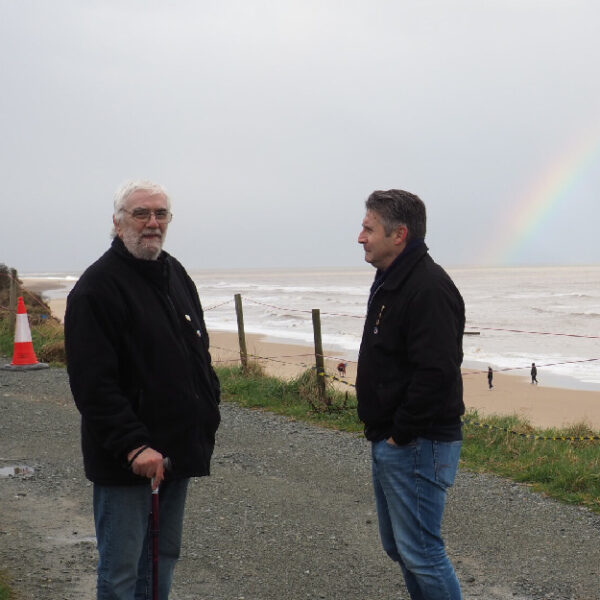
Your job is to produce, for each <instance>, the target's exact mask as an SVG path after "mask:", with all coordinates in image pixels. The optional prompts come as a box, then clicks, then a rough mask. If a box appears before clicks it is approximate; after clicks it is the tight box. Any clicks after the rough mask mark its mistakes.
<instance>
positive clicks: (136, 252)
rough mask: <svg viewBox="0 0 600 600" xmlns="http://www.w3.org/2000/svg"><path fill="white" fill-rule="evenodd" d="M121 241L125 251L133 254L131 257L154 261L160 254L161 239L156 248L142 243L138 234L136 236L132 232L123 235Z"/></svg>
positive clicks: (153, 245)
mask: <svg viewBox="0 0 600 600" xmlns="http://www.w3.org/2000/svg"><path fill="white" fill-rule="evenodd" d="M121 239H122V240H123V244H125V248H127V250H129V252H130V253H131V254H133V256H135V257H136V258H139V259H141V260H156V259H157V258H158V257H159V256H160V253H161V252H162V245H163V241H164V237H163V239H162V240H161V241H160V244H159V245H158V247H157V246H156V245H155V244H152V245H150V244H146V243H144V242H143V240H142V238H141V237H140V234H137V233H135V232H134V231H127V232H125V233H123V237H122V238H121Z"/></svg>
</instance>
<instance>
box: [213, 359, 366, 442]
mask: <svg viewBox="0 0 600 600" xmlns="http://www.w3.org/2000/svg"><path fill="white" fill-rule="evenodd" d="M217 373H218V375H219V378H220V380H221V390H222V394H223V399H224V400H226V401H229V402H235V403H236V404H239V405H240V406H244V407H246V408H260V409H264V410H269V411H272V412H276V413H277V414H280V415H285V416H287V417H290V418H292V419H297V420H299V421H307V422H309V423H313V424H315V425H319V426H321V427H329V428H331V429H339V430H342V431H355V432H359V431H362V425H361V423H360V421H359V420H358V418H357V416H356V396H355V395H354V394H347V393H344V392H340V391H338V390H336V389H334V387H333V385H332V384H331V382H330V381H329V380H326V382H327V383H326V398H325V399H324V401H323V402H319V401H318V390H317V383H316V377H315V373H314V372H313V371H312V370H310V369H309V370H307V371H305V372H304V373H302V374H301V375H300V376H299V377H297V378H295V379H292V380H291V381H284V380H283V379H279V378H277V377H267V376H265V375H264V373H263V371H262V369H261V367H260V366H259V365H258V364H256V363H250V364H249V368H248V370H247V372H246V374H244V373H243V372H242V370H241V369H240V368H239V367H227V368H219V369H217Z"/></svg>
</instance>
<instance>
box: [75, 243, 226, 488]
mask: <svg viewBox="0 0 600 600" xmlns="http://www.w3.org/2000/svg"><path fill="white" fill-rule="evenodd" d="M65 348H66V353H67V369H68V373H69V381H70V385H71V391H72V393H73V398H74V400H75V403H76V405H77V408H78V409H79V412H80V413H81V444H82V449H83V459H84V467H85V473H86V476H87V478H88V479H90V480H91V481H93V482H95V483H98V484H101V485H128V484H132V485H135V484H142V483H147V481H148V480H147V479H145V478H143V477H138V476H137V475H134V474H133V473H132V472H131V470H130V469H128V467H127V454H128V453H129V452H131V450H133V449H134V448H137V447H138V446H142V445H144V444H148V445H149V446H150V447H152V448H154V449H155V450H157V451H158V452H161V453H162V454H163V455H164V456H168V457H169V458H170V459H171V462H172V471H171V473H169V474H167V477H168V478H173V479H179V478H184V477H191V476H202V475H208V474H209V472H210V459H211V455H212V452H213V448H214V443H215V433H216V430H217V427H218V426H219V421H220V416H219V408H218V403H219V400H220V391H219V382H218V379H217V376H216V374H215V372H214V370H213V368H212V366H211V359H210V354H209V351H208V334H207V331H206V327H205V324H204V316H203V312H202V307H201V305H200V300H199V298H198V293H197V290H196V286H195V285H194V283H193V281H192V280H191V279H190V277H189V276H188V274H187V273H186V271H185V269H184V268H183V266H182V265H181V264H180V263H179V262H178V261H177V260H176V259H175V258H173V257H172V256H170V255H169V254H167V253H166V252H162V253H161V255H160V257H159V258H158V260H140V259H137V258H135V257H133V256H132V255H131V254H130V253H129V252H128V251H127V249H126V248H125V246H124V244H123V242H122V241H121V240H120V239H119V238H115V239H114V240H113V243H112V246H111V248H110V249H109V250H108V251H107V252H106V253H105V254H104V255H103V256H102V257H100V259H98V260H97V261H96V262H95V263H94V264H93V265H91V266H90V267H89V268H88V269H87V270H86V271H85V273H84V274H83V275H82V276H81V278H80V279H79V281H78V282H77V284H76V285H75V287H74V288H73V290H72V291H71V293H70V294H69V297H68V299H67V310H66V314H65Z"/></svg>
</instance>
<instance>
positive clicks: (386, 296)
mask: <svg viewBox="0 0 600 600" xmlns="http://www.w3.org/2000/svg"><path fill="white" fill-rule="evenodd" d="M362 227H363V228H362V231H361V232H360V235H359V236H358V242H359V244H362V246H363V248H364V251H365V260H366V261H367V262H368V263H370V264H372V265H373V266H374V267H375V268H376V269H377V273H376V275H375V281H374V283H373V285H372V287H371V293H370V297H369V303H368V308H367V316H366V320H365V327H364V332H363V338H362V342H361V346H360V353H359V359H358V372H357V378H356V394H357V398H358V414H359V417H360V419H361V420H362V421H363V423H364V425H365V436H366V438H367V439H368V440H369V441H370V442H371V443H372V448H371V450H372V469H373V485H374V490H375V500H376V505H377V514H378V519H379V532H380V535H381V541H382V544H383V547H384V549H385V551H386V552H387V554H388V555H389V556H390V558H392V560H395V561H397V562H398V563H399V564H400V567H401V568H402V572H403V575H404V581H405V583H406V587H407V588H408V592H409V594H410V597H411V598H412V599H413V600H442V599H444V600H458V599H459V598H461V592H460V586H459V583H458V579H457V577H456V574H455V572H454V569H453V567H452V564H451V563H450V560H449V559H448V556H447V554H446V550H445V547H444V542H443V540H442V536H441V523H442V515H443V511H444V505H445V500H446V491H447V489H448V488H449V487H450V486H451V485H452V484H453V483H454V478H455V475H456V471H457V468H458V459H459V455H460V447H461V440H462V432H461V415H462V414H463V413H464V404H463V399H462V392H463V388H462V377H461V371H460V366H461V363H462V357H463V352H462V337H463V332H464V326H465V308H464V302H463V299H462V297H461V295H460V293H459V291H458V290H457V289H456V287H455V285H454V283H453V282H452V280H451V279H450V277H449V276H448V275H447V274H446V272H445V271H444V270H443V269H442V268H441V267H440V266H439V265H437V264H436V263H435V262H434V261H433V260H432V259H431V257H430V256H429V254H428V249H427V246H426V245H425V239H424V238H425V232H426V211H425V205H424V204H423V202H422V201H421V199H420V198H419V197H418V196H415V195H414V194H410V193H408V192H405V191H402V190H389V191H385V192H384V191H376V192H373V194H371V196H369V198H368V199H367V201H366V216H365V218H364V220H363V224H362Z"/></svg>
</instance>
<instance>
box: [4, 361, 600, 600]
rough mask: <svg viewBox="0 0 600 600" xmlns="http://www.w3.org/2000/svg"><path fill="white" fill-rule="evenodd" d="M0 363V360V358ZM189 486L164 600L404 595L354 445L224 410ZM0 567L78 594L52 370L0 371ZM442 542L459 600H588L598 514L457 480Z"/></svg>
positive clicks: (82, 501)
mask: <svg viewBox="0 0 600 600" xmlns="http://www.w3.org/2000/svg"><path fill="white" fill-rule="evenodd" d="M1 364H4V362H2V363H1ZM222 413H223V423H222V426H221V429H220V430H219V434H218V439H217V448H216V451H215V455H214V460H213V475H212V476H211V477H210V478H202V479H197V480H193V481H192V484H191V485H190V491H189V497H188V505H187V513H186V526H185V537H184V543H183V553H182V557H181V560H180V562H179V565H178V567H177V571H176V574H175V584H174V590H173V594H172V598H174V600H201V599H202V600H301V599H302V600H309V599H329V600H333V599H340V600H341V599H344V600H359V599H360V600H365V599H367V600H370V599H373V600H375V599H383V598H388V599H403V598H407V596H406V592H405V590H404V587H403V584H402V582H401V576H400V573H399V570H398V568H397V567H396V566H395V565H394V563H392V562H391V561H390V560H389V559H388V558H387V557H386V556H385V554H384V553H383V551H382V550H381V548H380V545H379V540H378V533H377V519H376V515H375V512H374V503H373V498H372V491H371V484H370V460H369V446H368V443H367V442H366V441H365V440H364V439H362V438H360V437H359V436H356V435H352V434H346V433H339V432H335V431H329V430H322V429H319V428H316V427H312V426H309V425H304V424H301V423H298V422H294V421H290V420H287V419H284V418H281V417H278V416H275V415H271V414H268V413H263V412H260V411H249V410H245V409H241V408H239V407H236V406H234V405H231V404H225V405H223V406H222ZM15 465H25V466H29V467H33V469H34V473H33V474H32V475H22V474H17V475H15V476H12V477H0V569H2V570H5V571H8V572H9V573H10V575H11V576H12V578H13V584H14V587H15V589H16V591H17V592H18V593H19V598H20V599H22V600H29V599H31V600H33V599H35V600H39V599H50V600H54V599H60V600H63V599H64V600H75V599H77V600H80V599H92V598H94V584H95V562H96V549H95V540H94V528H93V521H92V516H91V485H90V484H89V482H87V481H86V480H85V478H84V476H83V471H82V466H81V457H80V449H79V417H78V413H77V411H76V409H75V407H74V405H73V403H72V400H71V396H70V391H69V388H68V383H67V376H66V372H65V371H64V370H63V369H47V370H44V371H29V372H16V373H15V372H9V371H0V469H2V468H3V467H10V466H15ZM444 530H445V535H446V542H447V545H448V552H449V554H450V556H451V558H452V560H453V562H454V564H455V567H456V570H457V573H458V577H459V579H460V581H461V585H462V588H463V594H464V597H465V599H467V600H470V599H485V600H495V599H506V598H511V599H513V600H515V599H516V600H550V599H565V600H566V599H569V600H571V599H572V600H600V515H595V514H593V513H591V512H589V511H588V510H585V509H580V508H576V507H570V506H565V505H561V504H559V503H557V502H555V501H552V500H549V499H546V498H543V497H542V496H540V495H538V494H535V493H533V492H531V491H530V489H529V488H528V487H526V486H523V485H517V484H513V483H511V482H508V481H505V480H502V479H499V478H496V477H492V476H487V475H475V474H472V473H468V472H465V471H461V472H459V475H458V477H457V482H456V485H455V487H454V488H453V489H452V491H451V493H450V496H449V500H448V505H447V509H446V515H445V520H444Z"/></svg>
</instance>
